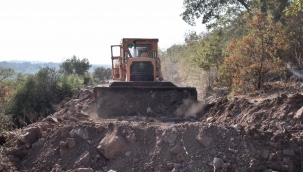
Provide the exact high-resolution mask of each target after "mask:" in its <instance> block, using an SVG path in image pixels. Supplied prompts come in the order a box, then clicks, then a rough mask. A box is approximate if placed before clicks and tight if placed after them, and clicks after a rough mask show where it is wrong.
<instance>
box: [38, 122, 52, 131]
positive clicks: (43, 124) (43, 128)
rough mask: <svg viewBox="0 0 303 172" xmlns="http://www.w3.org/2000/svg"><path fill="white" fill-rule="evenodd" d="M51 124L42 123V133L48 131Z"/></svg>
mask: <svg viewBox="0 0 303 172" xmlns="http://www.w3.org/2000/svg"><path fill="white" fill-rule="evenodd" d="M49 126H50V125H49V124H48V123H46V122H40V123H39V127H40V129H41V130H42V131H47V129H48V128H49Z"/></svg>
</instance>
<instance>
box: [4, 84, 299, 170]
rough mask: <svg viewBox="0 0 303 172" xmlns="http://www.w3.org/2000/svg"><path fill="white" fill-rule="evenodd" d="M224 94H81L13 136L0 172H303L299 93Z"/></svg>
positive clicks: (290, 90) (275, 88)
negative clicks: (102, 97)
mask: <svg viewBox="0 0 303 172" xmlns="http://www.w3.org/2000/svg"><path fill="white" fill-rule="evenodd" d="M278 88H279V89H278ZM83 92H84V91H83ZM86 92H88V91H86ZM221 93H222V90H220V94H219V93H218V92H215V91H214V92H213V94H212V97H209V98H208V99H207V101H199V102H191V101H189V100H188V99H187V98H188V96H187V93H186V92H176V91H167V92H150V93H146V94H144V95H136V96H133V97H131V99H129V98H130V97H123V96H120V97H118V99H117V97H115V98H113V97H111V99H110V98H109V99H107V100H108V101H107V103H103V104H101V105H100V104H96V101H95V100H94V99H93V98H92V97H90V96H86V95H85V94H84V95H81V94H80V95H79V97H77V99H71V100H69V99H66V100H65V101H64V102H62V103H61V104H60V105H59V110H58V112H56V113H55V114H52V115H50V116H49V117H47V118H45V119H43V120H41V121H39V122H36V123H34V124H31V125H28V126H26V127H24V128H23V129H22V130H15V131H13V132H11V133H10V135H9V136H8V137H7V140H8V141H7V142H6V143H5V144H4V145H3V147H2V149H1V150H2V151H3V152H2V153H1V162H0V171H57V172H59V171H99V172H101V171H110V170H112V171H118V172H120V171H121V172H125V171H130V172H139V171H142V172H143V171H153V172H154V171H159V172H162V171H165V172H166V171H167V172H185V171H199V172H201V171H218V172H219V171H238V172H242V171H252V172H255V171H262V172H263V171H290V172H292V171H293V172H297V171H303V150H302V147H303V142H302V138H303V124H302V120H303V108H302V106H303V95H302V93H301V88H300V87H296V86H294V87H288V89H286V88H282V87H281V85H279V84H278V83H276V85H273V87H272V88H271V89H270V90H265V91H264V92H256V93H252V94H249V95H245V96H237V97H227V96H226V95H225V94H223V93H222V94H221ZM113 111H114V112H115V113H112V112H113ZM109 112H111V113H109ZM108 114H111V115H108Z"/></svg>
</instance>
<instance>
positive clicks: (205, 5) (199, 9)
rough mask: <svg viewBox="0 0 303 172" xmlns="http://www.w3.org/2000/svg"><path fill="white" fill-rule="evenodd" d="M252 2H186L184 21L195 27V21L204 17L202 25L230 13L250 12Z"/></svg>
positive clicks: (198, 0)
mask: <svg viewBox="0 0 303 172" xmlns="http://www.w3.org/2000/svg"><path fill="white" fill-rule="evenodd" d="M250 2H251V0H211V1H210V0H184V1H183V8H184V9H185V11H184V12H183V13H181V17H182V19H183V20H184V21H185V22H186V23H188V24H190V25H195V20H196V19H199V18H200V17H202V23H203V24H207V23H209V22H210V21H212V20H214V19H219V18H220V17H222V16H225V14H226V13H227V12H228V11H239V10H240V11H249V10H250V5H249V3H250Z"/></svg>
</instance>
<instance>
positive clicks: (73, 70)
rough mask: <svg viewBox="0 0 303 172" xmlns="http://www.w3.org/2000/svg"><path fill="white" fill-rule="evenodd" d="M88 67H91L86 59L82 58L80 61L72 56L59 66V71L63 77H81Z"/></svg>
mask: <svg viewBox="0 0 303 172" xmlns="http://www.w3.org/2000/svg"><path fill="white" fill-rule="evenodd" d="M90 67H92V65H90V63H89V61H88V59H86V58H83V59H82V60H80V59H79V58H77V57H76V56H75V55H74V56H73V57H72V58H70V59H66V60H65V61H64V62H63V63H62V64H61V65H60V71H62V72H63V73H64V74H65V75H70V74H77V75H80V76H83V75H84V74H85V72H86V71H87V70H88V69H89V68H90Z"/></svg>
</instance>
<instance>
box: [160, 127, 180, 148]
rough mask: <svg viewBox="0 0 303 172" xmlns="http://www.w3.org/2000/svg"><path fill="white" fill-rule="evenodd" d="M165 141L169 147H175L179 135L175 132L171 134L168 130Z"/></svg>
mask: <svg viewBox="0 0 303 172" xmlns="http://www.w3.org/2000/svg"><path fill="white" fill-rule="evenodd" d="M162 136H163V141H164V142H165V143H168V144H169V146H173V145H174V144H175V140H176V139H177V134H176V133H174V132H170V131H168V130H166V131H165V132H164V133H163V134H162Z"/></svg>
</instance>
